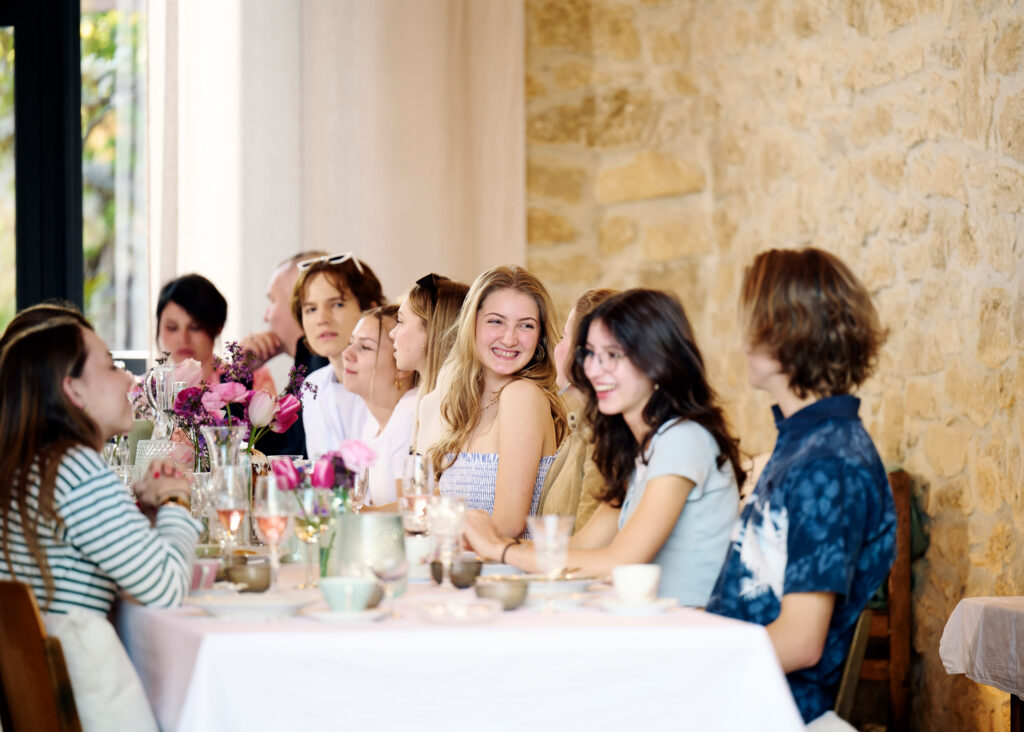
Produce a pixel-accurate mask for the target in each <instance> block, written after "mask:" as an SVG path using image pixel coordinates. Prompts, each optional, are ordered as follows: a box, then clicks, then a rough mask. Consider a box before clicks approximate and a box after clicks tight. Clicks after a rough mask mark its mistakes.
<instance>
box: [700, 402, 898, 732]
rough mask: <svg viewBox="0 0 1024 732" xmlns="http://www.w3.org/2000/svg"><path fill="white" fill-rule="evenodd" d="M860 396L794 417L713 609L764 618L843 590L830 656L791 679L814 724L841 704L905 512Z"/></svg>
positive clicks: (746, 518) (739, 528) (736, 541)
mask: <svg viewBox="0 0 1024 732" xmlns="http://www.w3.org/2000/svg"><path fill="white" fill-rule="evenodd" d="M859 408H860V399H857V398H856V397H853V396H849V395H840V396H833V397H829V398H826V399H821V400H820V401H817V402H815V403H813V404H811V405H809V406H807V407H805V408H803V409H801V410H800V411H799V412H797V413H796V414H793V415H791V416H790V417H789V418H785V419H784V418H783V417H782V413H781V412H780V411H779V409H778V407H773V408H772V409H773V411H774V413H775V425H776V427H777V428H778V430H779V436H778V440H777V442H776V444H775V450H774V452H772V456H771V459H770V460H769V461H768V464H767V465H766V466H765V468H764V472H763V473H761V477H760V479H759V480H758V481H757V487H756V488H754V492H753V495H752V496H751V497H750V501H749V502H748V503H747V505H746V506H745V507H744V508H743V511H742V513H741V514H740V518H739V521H738V522H737V524H736V527H735V528H734V530H733V536H732V543H731V544H730V546H729V552H728V554H727V555H726V558H725V565H724V566H723V567H722V572H721V574H720V575H719V577H718V582H717V583H716V584H715V589H714V590H713V591H712V593H711V600H710V601H709V602H708V606H707V609H708V611H709V612H713V613H717V614H719V615H727V616H729V617H732V618H738V619H740V620H746V621H749V622H752V623H758V624H760V625H768V624H769V623H771V622H772V621H773V620H775V619H776V618H777V617H778V616H779V611H780V608H781V601H782V596H783V595H786V594H788V593H797V592H832V593H835V595H836V601H835V608H834V610H833V611H832V620H831V621H830V623H829V629H828V634H827V636H826V638H825V647H824V650H823V651H822V655H821V659H820V660H819V661H818V663H817V664H815V665H814V666H812V667H810V668H806V669H801V670H799V671H793V672H791V673H790V674H788V676H787V680H788V681H789V686H790V689H791V690H792V692H793V698H794V699H795V700H796V704H797V707H799V709H800V713H801V714H802V715H803V718H804V721H805V722H810V721H811V720H813V719H815V718H817V717H819V716H820V715H821V714H823V713H825V712H826V711H828V710H829V709H831V708H832V706H833V704H834V701H835V694H836V690H837V687H838V685H839V676H840V674H841V673H842V666H843V661H844V660H845V658H846V653H847V651H848V649H849V647H850V641H851V639H852V637H853V628H854V625H856V623H857V616H858V615H860V612H861V610H863V609H864V606H865V605H866V604H867V601H868V599H869V598H870V597H871V595H872V594H873V593H874V592H875V590H877V589H878V587H879V585H880V584H881V583H882V582H883V581H884V580H885V577H886V575H887V574H888V572H889V568H890V567H891V566H892V561H893V556H894V549H895V545H896V512H895V509H894V507H893V502H892V492H891V491H890V489H889V481H888V477H887V476H886V472H885V468H884V467H883V466H882V461H881V459H879V457H878V452H877V451H876V450H875V446H874V443H872V442H871V438H870V437H869V436H868V433H867V431H866V430H865V429H864V426H863V425H862V424H861V421H860V418H859V417H858V416H857V411H858V409H859Z"/></svg>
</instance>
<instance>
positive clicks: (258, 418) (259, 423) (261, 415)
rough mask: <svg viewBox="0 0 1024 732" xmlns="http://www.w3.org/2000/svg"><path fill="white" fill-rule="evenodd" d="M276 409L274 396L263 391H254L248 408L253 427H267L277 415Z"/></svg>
mask: <svg viewBox="0 0 1024 732" xmlns="http://www.w3.org/2000/svg"><path fill="white" fill-rule="evenodd" d="M275 407H276V405H275V404H274V397H273V396H271V395H270V394H268V393H267V392H265V391H263V390H260V391H254V392H253V393H252V397H251V398H250V399H249V406H248V407H247V408H246V411H247V412H248V414H249V423H250V424H251V425H252V426H253V427H266V426H267V425H268V424H270V422H271V420H272V419H274V417H275V415H276V413H277V410H276V409H275Z"/></svg>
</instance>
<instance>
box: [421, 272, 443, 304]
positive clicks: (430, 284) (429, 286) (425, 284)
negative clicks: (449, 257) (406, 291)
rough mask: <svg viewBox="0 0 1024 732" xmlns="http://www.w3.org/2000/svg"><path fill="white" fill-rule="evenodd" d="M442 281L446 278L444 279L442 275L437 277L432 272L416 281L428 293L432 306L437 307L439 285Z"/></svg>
mask: <svg viewBox="0 0 1024 732" xmlns="http://www.w3.org/2000/svg"><path fill="white" fill-rule="evenodd" d="M442 279H444V278H442V277H441V275H436V274H434V273H433V272H431V273H430V274H428V275H423V276H422V277H420V278H419V279H418V280H416V284H417V285H418V286H419V287H422V288H423V289H424V290H426V291H427V295H429V296H430V304H431V305H437V283H438V282H439V281H440V280H442Z"/></svg>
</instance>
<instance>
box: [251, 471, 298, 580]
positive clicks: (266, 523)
mask: <svg viewBox="0 0 1024 732" xmlns="http://www.w3.org/2000/svg"><path fill="white" fill-rule="evenodd" d="M252 515H253V517H254V518H255V519H256V532H257V533H258V534H259V535H260V538H261V539H263V541H265V542H266V543H267V546H269V547H270V591H271V592H273V591H274V590H276V589H277V572H278V569H279V568H280V566H281V562H280V559H279V557H278V552H277V548H278V545H280V543H281V539H282V537H283V536H284V535H285V532H287V531H288V522H289V521H290V520H291V517H292V496H291V492H290V491H288V490H287V486H285V485H284V484H283V483H282V481H280V480H279V479H278V477H277V476H276V475H261V476H260V477H259V478H258V479H257V480H256V492H255V494H254V495H253V502H252Z"/></svg>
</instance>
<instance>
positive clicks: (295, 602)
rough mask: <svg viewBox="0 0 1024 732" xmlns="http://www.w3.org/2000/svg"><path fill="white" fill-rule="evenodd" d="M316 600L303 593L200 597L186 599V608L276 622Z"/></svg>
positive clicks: (220, 615)
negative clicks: (188, 606) (190, 607)
mask: <svg viewBox="0 0 1024 732" xmlns="http://www.w3.org/2000/svg"><path fill="white" fill-rule="evenodd" d="M315 599H316V598H315V597H313V596H311V595H310V594H309V593H306V592H302V593H300V592H280V593H269V592H265V593H252V594H237V595H212V594H203V595H196V596H193V597H189V598H188V600H187V601H186V603H185V604H186V605H191V606H194V607H198V608H200V609H202V610H203V611H204V612H206V614H208V615H214V616H217V617H222V618H233V619H238V620H278V619H280V618H286V617H288V616H289V615H294V614H295V613H297V612H298V611H299V608H301V607H303V606H304V605H308V604H310V603H311V602H313V601H314V600H315Z"/></svg>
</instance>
